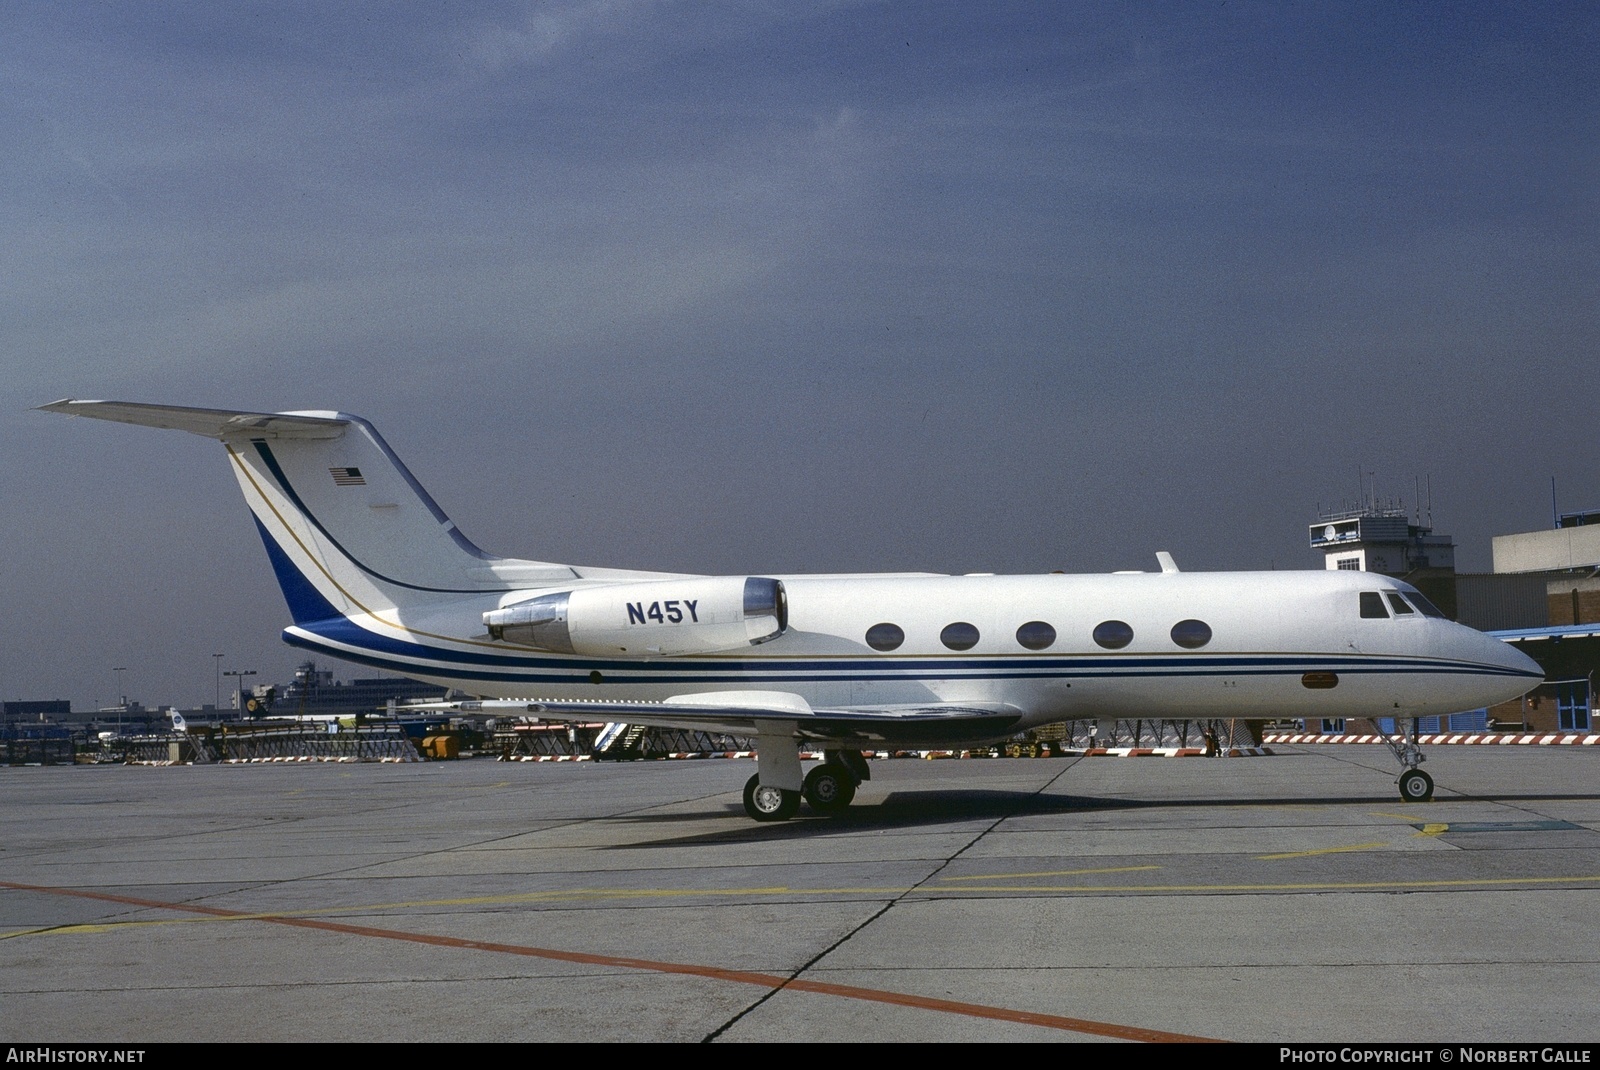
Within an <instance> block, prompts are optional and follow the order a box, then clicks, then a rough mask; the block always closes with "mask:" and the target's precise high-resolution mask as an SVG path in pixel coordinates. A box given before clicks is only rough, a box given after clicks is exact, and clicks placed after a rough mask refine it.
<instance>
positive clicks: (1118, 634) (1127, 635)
mask: <svg viewBox="0 0 1600 1070" xmlns="http://www.w3.org/2000/svg"><path fill="white" fill-rule="evenodd" d="M1094 641H1095V642H1096V643H1099V644H1100V645H1101V646H1103V647H1105V648H1106V649H1107V650H1121V649H1122V648H1123V647H1125V646H1127V645H1128V644H1129V643H1131V642H1133V629H1132V628H1131V627H1129V625H1128V624H1127V622H1125V621H1120V620H1108V621H1105V622H1103V623H1101V624H1097V625H1095V629H1094Z"/></svg>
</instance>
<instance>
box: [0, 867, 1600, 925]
mask: <svg viewBox="0 0 1600 1070" xmlns="http://www.w3.org/2000/svg"><path fill="white" fill-rule="evenodd" d="M1555 884H1600V874H1594V875H1579V876H1571V877H1499V878H1486V879H1483V880H1470V879H1464V880H1419V881H1302V882H1296V883H1290V884H1126V885H1097V884H1079V885H1070V884H1069V885H1027V884H1023V885H1003V884H995V885H979V886H964V887H961V888H921V889H918V888H905V887H899V888H790V887H786V886H776V887H768V888H724V889H715V888H573V889H568V890H565V891H550V892H523V893H518V894H516V895H499V896H472V897H469V898H460V899H426V900H414V901H411V902H401V903H372V904H367V905H365V906H343V907H337V906H334V907H317V908H307V909H305V910H283V911H270V912H258V913H249V914H247V913H242V912H241V913H233V912H232V911H227V910H223V909H220V908H206V916H204V917H189V918H174V919H168V920H161V919H149V920H138V921H121V922H93V923H86V924H83V925H61V926H54V927H51V928H48V929H32V930H26V931H19V932H13V933H8V934H6V936H5V937H4V938H10V937H16V936H56V935H66V934H90V933H106V932H114V931H117V930H122V929H133V928H140V927H145V926H152V925H196V924H200V925H204V924H214V923H217V922H223V923H233V922H240V921H267V922H291V923H292V922H293V921H294V919H297V918H314V917H335V916H340V915H349V914H363V913H372V912H375V911H385V910H403V909H417V908H423V907H449V906H495V905H506V904H515V903H562V902H580V901H594V900H606V899H613V900H638V899H690V898H696V897H700V898H705V897H736V896H811V895H866V896H882V897H885V898H892V897H898V896H903V895H907V894H910V895H917V894H918V893H919V892H921V893H925V894H926V893H931V894H935V895H940V894H967V893H977V892H981V893H984V894H995V893H1015V894H1028V895H1038V894H1040V893H1057V894H1145V895H1149V894H1177V893H1198V894H1216V893H1234V894H1237V893H1250V892H1258V893H1269V892H1363V891H1396V890H1401V889H1406V890H1419V889H1429V888H1438V889H1444V888H1498V887H1513V886H1517V887H1529V886H1537V885H1555ZM3 886H4V884H3V883H0V887H3ZM11 887H16V886H15V885H12V886H11ZM104 898H107V899H111V898H112V897H111V896H105V897H104ZM184 909H190V908H187V907H186V908H184Z"/></svg>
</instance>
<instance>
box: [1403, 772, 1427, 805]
mask: <svg viewBox="0 0 1600 1070" xmlns="http://www.w3.org/2000/svg"><path fill="white" fill-rule="evenodd" d="M1400 798H1402V799H1404V800H1405V801H1406V802H1427V801H1428V800H1429V799H1431V798H1433V777H1431V776H1429V775H1428V774H1427V773H1424V772H1423V771H1422V770H1421V769H1408V770H1406V771H1405V772H1404V773H1402V774H1400Z"/></svg>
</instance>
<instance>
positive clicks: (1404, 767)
mask: <svg viewBox="0 0 1600 1070" xmlns="http://www.w3.org/2000/svg"><path fill="white" fill-rule="evenodd" d="M1394 728H1395V730H1394V731H1393V732H1388V733H1384V736H1383V743H1384V746H1386V747H1388V748H1389V753H1390V754H1392V755H1394V758H1395V761H1397V762H1399V763H1400V767H1401V768H1400V779H1399V784H1400V798H1402V799H1404V800H1405V801H1406V802H1427V801H1429V800H1430V799H1432V798H1433V777H1431V776H1429V775H1428V774H1427V773H1424V772H1423V771H1422V770H1421V769H1419V768H1417V767H1418V766H1419V765H1421V764H1422V763H1423V762H1425V761H1427V760H1428V759H1427V758H1426V757H1424V756H1423V753H1422V747H1421V746H1420V745H1418V743H1417V719H1416V718H1415V717H1407V718H1404V719H1401V718H1399V717H1396V718H1395V725H1394Z"/></svg>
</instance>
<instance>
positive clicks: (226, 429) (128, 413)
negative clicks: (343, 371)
mask: <svg viewBox="0 0 1600 1070" xmlns="http://www.w3.org/2000/svg"><path fill="white" fill-rule="evenodd" d="M39 410H40V411H41V412H58V413H61V414H62V415H65V416H89V417H92V418H93V419H96V420H115V421H116V422H117V423H123V424H138V425H140V426H141V427H164V428H168V429H171V430H174V431H187V432H189V433H190V434H191V435H204V436H205V437H206V438H215V439H223V438H229V437H232V436H237V435H249V436H251V437H254V438H338V437H339V436H340V435H342V434H344V430H345V428H346V427H348V426H349V423H350V422H349V421H348V420H341V419H337V418H334V417H331V416H309V415H304V414H300V413H281V412H240V411H236V410H233V409H195V408H190V407H189V406H186V405H145V404H141V403H139V402H137V401H77V400H74V399H73V398H65V399H63V400H61V401H52V402H51V403H50V404H48V405H40V406H39Z"/></svg>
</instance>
